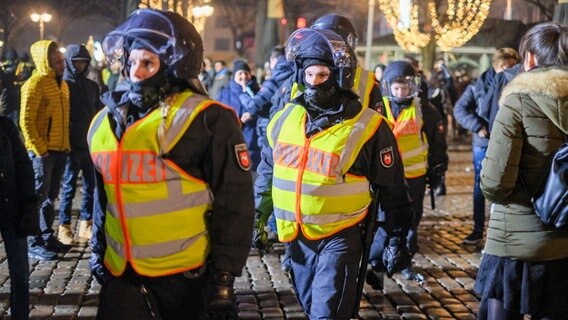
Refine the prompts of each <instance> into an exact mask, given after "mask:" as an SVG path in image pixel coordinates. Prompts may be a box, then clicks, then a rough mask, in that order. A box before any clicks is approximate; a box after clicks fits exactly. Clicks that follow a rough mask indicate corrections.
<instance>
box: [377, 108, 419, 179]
mask: <svg viewBox="0 0 568 320" xmlns="http://www.w3.org/2000/svg"><path fill="white" fill-rule="evenodd" d="M383 102H384V106H385V112H386V117H387V119H388V120H389V121H390V122H391V123H392V124H393V133H394V136H395V137H396V142H397V144H398V151H399V152H400V156H401V158H402V164H403V166H404V176H405V177H406V178H417V177H421V176H423V175H425V174H426V171H427V170H428V139H427V138H426V134H425V133H424V132H423V131H422V126H423V123H424V120H423V118H422V111H421V109H420V103H419V101H418V100H417V99H414V101H413V102H412V105H410V106H409V107H406V108H403V109H402V110H401V111H400V114H399V115H398V117H397V118H396V119H395V118H394V116H393V114H392V110H391V107H390V101H389V100H388V99H387V98H385V97H383Z"/></svg>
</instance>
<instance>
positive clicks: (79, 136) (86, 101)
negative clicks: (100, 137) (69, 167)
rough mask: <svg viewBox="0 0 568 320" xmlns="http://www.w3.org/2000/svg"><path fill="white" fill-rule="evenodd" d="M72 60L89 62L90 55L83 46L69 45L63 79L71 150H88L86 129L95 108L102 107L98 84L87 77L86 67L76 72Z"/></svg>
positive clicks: (95, 110) (94, 112)
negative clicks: (65, 88) (67, 108)
mask: <svg viewBox="0 0 568 320" xmlns="http://www.w3.org/2000/svg"><path fill="white" fill-rule="evenodd" d="M73 60H82V61H85V62H87V63H90V61H91V56H90V55H89V52H88V51H87V49H86V48H85V47H84V46H80V45H69V46H68V47H67V51H66V52H65V73H64V74H63V79H64V80H65V82H67V86H68V87H69V113H70V115H69V140H70V142H71V151H77V150H81V151H88V150H89V147H88V146H87V131H88V130H89V125H90V124H91V120H92V119H93V117H94V116H95V114H96V112H97V110H99V109H100V108H101V107H102V102H101V100H100V99H99V96H100V92H99V86H98V85H97V83H96V82H94V81H92V80H89V79H87V73H88V67H87V68H85V70H83V72H81V73H78V72H77V70H76V69H75V66H74V65H73Z"/></svg>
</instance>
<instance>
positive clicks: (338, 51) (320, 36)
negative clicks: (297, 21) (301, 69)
mask: <svg viewBox="0 0 568 320" xmlns="http://www.w3.org/2000/svg"><path fill="white" fill-rule="evenodd" d="M321 40H325V42H326V43H327V45H328V46H329V49H330V50H331V53H332V56H333V63H334V65H335V66H336V67H338V68H342V67H348V68H352V67H356V66H357V59H356V57H355V55H354V54H353V51H352V50H351V49H349V47H348V45H347V44H346V43H345V41H343V39H342V38H341V37H340V36H339V35H338V34H336V33H335V32H333V31H329V30H314V29H307V28H304V29H298V30H296V31H294V32H293V33H292V34H291V35H290V37H289V38H288V44H287V45H286V60H288V61H295V60H296V58H297V57H298V55H299V54H300V48H302V45H304V46H305V44H306V43H308V44H310V43H317V42H321ZM304 48H305V47H304Z"/></svg>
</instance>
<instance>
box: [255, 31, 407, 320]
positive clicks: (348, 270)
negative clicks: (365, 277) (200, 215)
mask: <svg viewBox="0 0 568 320" xmlns="http://www.w3.org/2000/svg"><path fill="white" fill-rule="evenodd" d="M332 43H333V45H332ZM287 58H288V59H289V60H290V61H294V63H295V69H296V81H297V82H298V83H299V84H301V85H302V86H303V87H304V88H305V89H304V90H303V92H302V93H301V95H300V96H298V97H297V98H296V99H294V100H293V101H292V103H289V104H287V105H286V107H285V108H284V109H283V110H281V111H280V112H278V113H277V114H276V115H275V116H274V118H273V119H272V120H271V122H270V124H269V126H268V139H269V147H267V148H264V149H263V159H262V161H261V164H260V165H259V167H258V173H259V175H260V176H259V178H258V179H257V180H256V183H255V191H256V192H257V193H256V197H257V199H256V200H257V207H256V209H257V215H258V218H259V219H263V218H265V217H267V216H268V215H269V214H270V213H271V212H272V210H273V209H274V213H275V215H276V223H277V228H278V237H279V240H280V241H281V242H285V243H287V246H288V251H289V254H290V259H289V261H288V263H289V267H290V270H291V277H292V281H293V283H294V286H295V289H296V293H297V296H298V298H299V300H300V303H301V305H302V307H303V308H304V311H305V312H306V313H307V314H308V316H309V317H310V319H349V318H350V317H351V315H352V312H353V309H354V307H355V303H356V301H355V296H356V287H357V273H358V270H359V262H360V258H361V254H362V252H363V247H362V237H361V235H362V234H361V226H360V223H361V221H363V220H364V218H365V217H366V215H367V214H368V208H369V204H370V203H371V199H372V193H371V191H370V187H371V186H373V187H374V188H376V189H378V191H379V192H378V200H379V202H380V204H381V206H382V208H384V210H385V211H386V215H387V220H388V222H389V228H388V231H389V237H390V239H391V240H392V241H391V242H390V243H391V244H392V246H391V247H390V248H389V249H390V250H387V251H386V252H387V253H386V254H385V261H386V264H387V265H388V266H389V268H390V270H394V271H396V270H400V269H401V268H404V267H406V266H407V265H408V263H409V262H410V261H409V260H408V259H409V256H408V253H407V251H406V237H405V236H406V233H407V230H408V227H409V223H410V221H411V217H410V215H411V211H410V208H409V204H410V203H409V197H408V193H407V189H406V185H405V182H404V173H403V168H402V162H401V159H400V155H399V153H398V151H397V147H396V140H395V138H394V136H393V134H392V132H391V130H390V127H389V124H388V122H387V121H386V120H385V119H384V117H382V116H380V115H379V114H378V113H376V112H375V111H373V110H371V109H369V108H363V107H362V105H361V103H360V102H359V100H358V97H357V96H356V95H355V94H354V93H353V92H352V91H351V90H350V89H351V88H352V87H353V75H354V73H355V69H356V63H357V62H356V58H355V55H354V52H353V51H352V50H351V48H350V47H349V46H348V45H347V44H345V42H344V41H343V39H342V38H341V37H340V36H339V35H337V34H336V33H334V32H332V31H329V30H314V29H299V30H297V31H295V32H294V33H293V34H292V35H291V36H290V38H289V40H288V46H287Z"/></svg>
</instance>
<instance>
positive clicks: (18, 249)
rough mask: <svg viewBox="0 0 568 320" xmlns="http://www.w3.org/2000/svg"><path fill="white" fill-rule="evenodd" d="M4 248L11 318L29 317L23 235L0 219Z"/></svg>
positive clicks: (25, 248)
mask: <svg viewBox="0 0 568 320" xmlns="http://www.w3.org/2000/svg"><path fill="white" fill-rule="evenodd" d="M0 220H3V221H0V227H1V230H2V238H3V239H4V249H5V250H6V257H7V258H8V270H9V272H10V308H11V312H12V319H29V307H30V295H29V291H30V290H29V289H30V287H29V263H28V246H27V241H26V237H25V236H23V237H22V236H19V235H18V234H17V233H16V231H15V230H14V228H13V227H11V228H10V227H8V226H4V225H3V224H2V222H3V223H4V224H6V223H5V222H6V221H5V219H0Z"/></svg>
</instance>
